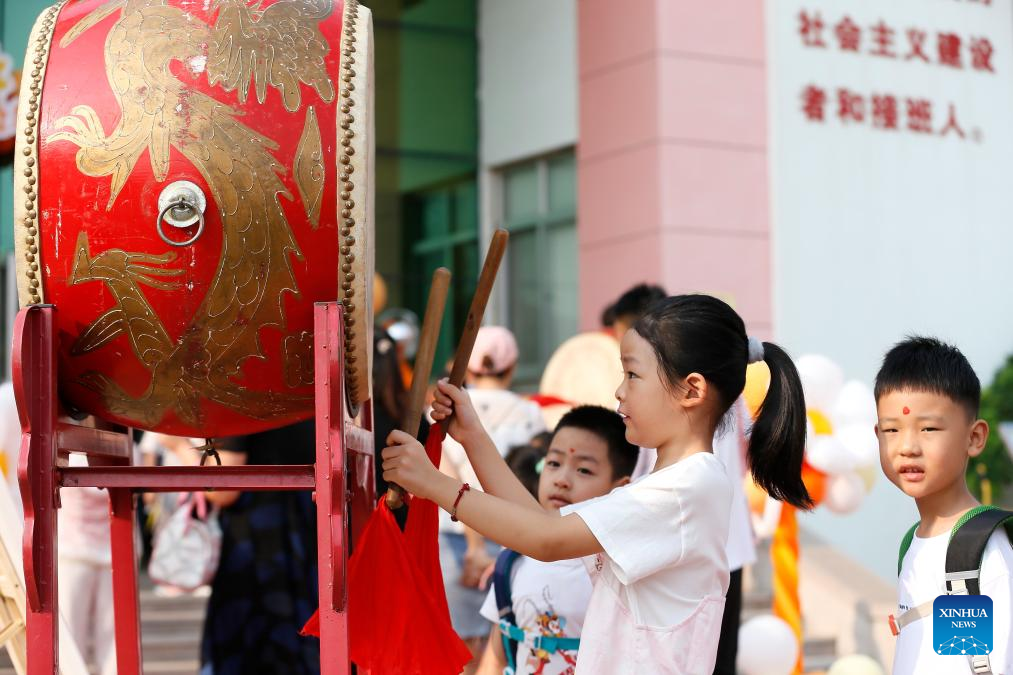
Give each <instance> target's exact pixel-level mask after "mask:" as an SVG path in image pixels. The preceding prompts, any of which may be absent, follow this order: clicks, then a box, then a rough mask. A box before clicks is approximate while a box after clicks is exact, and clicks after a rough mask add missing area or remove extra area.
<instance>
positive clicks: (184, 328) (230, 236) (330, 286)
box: [15, 0, 373, 437]
mask: <svg viewBox="0 0 1013 675" xmlns="http://www.w3.org/2000/svg"><path fill="white" fill-rule="evenodd" d="M371 33H372V31H371V21H370V14H369V10H368V9H366V8H365V7H361V6H359V4H358V2H357V0H345V2H342V0H276V1H274V2H271V0H267V1H266V2H248V1H246V0H216V1H215V2H208V1H207V0H112V1H110V2H99V1H98V0H80V1H78V2H73V3H70V4H67V3H59V4H58V5H55V6H54V7H52V8H50V9H48V10H46V11H45V12H43V14H42V15H41V16H40V17H39V19H38V20H37V22H36V24H35V27H34V29H33V31H32V35H31V38H30V41H29V46H28V53H27V57H26V60H25V64H26V65H25V73H24V78H23V83H22V90H21V98H20V105H19V123H18V140H17V143H18V147H17V150H16V153H17V154H16V166H15V170H16V185H15V190H16V194H17V195H18V198H17V199H16V200H15V206H16V209H15V244H16V246H17V260H18V266H19V267H18V292H19V296H20V299H21V303H22V304H23V305H26V304H38V303H48V304H52V305H54V306H55V307H56V310H57V311H56V317H57V322H58V323H57V331H58V333H57V334H58V340H59V346H58V351H59V364H58V368H59V371H58V372H59V378H60V381H59V386H60V391H61V396H62V398H63V399H64V401H65V403H67V404H68V405H69V406H71V407H72V408H76V409H79V410H82V411H85V412H89V413H93V414H95V415H97V416H99V417H102V418H105V419H108V420H111V421H114V422H118V423H121V424H126V425H130V426H134V427H139V428H142V429H151V430H157V431H160V432H164V433H169V434H179V435H185V436H203V437H210V436H223V435H231V434H239V433H251V432H254V431H259V430H263V429H268V428H271V427H277V426H281V425H283V424H288V423H291V422H294V421H297V420H300V419H305V418H307V417H310V416H311V415H312V414H313V386H312V382H313V335H312V331H313V312H312V307H313V303H315V302H319V301H333V300H341V301H342V302H344V304H345V306H346V308H347V310H348V312H347V316H346V320H347V323H346V339H347V342H346V351H347V355H348V356H347V358H348V361H347V363H346V374H347V377H346V383H347V387H348V391H349V399H350V401H349V403H350V405H351V408H352V409H353V411H354V410H355V409H356V408H357V406H358V404H359V403H361V402H362V401H364V400H366V399H368V398H369V396H370V361H371V359H370V356H371V353H372V337H371V333H370V331H371V328H372V302H371V292H372V291H371V283H372V277H373V273H372V264H373V255H372V228H373V213H372V208H373V207H372V202H373V193H372V180H371V174H372V163H373V146H372V95H371V91H372V58H371V43H372V34H371Z"/></svg>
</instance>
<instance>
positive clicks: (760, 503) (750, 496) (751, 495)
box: [742, 473, 767, 514]
mask: <svg viewBox="0 0 1013 675" xmlns="http://www.w3.org/2000/svg"><path fill="white" fill-rule="evenodd" d="M742 491H743V492H745V493H746V503H747V504H749V510H750V511H752V512H753V513H756V514H762V513H763V509H764V508H765V507H766V505H767V493H766V491H764V489H763V488H762V487H760V486H759V485H757V484H756V483H754V482H753V477H752V476H751V475H749V474H748V473H747V474H746V475H745V477H744V478H743V479H742Z"/></svg>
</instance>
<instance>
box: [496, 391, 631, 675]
mask: <svg viewBox="0 0 1013 675" xmlns="http://www.w3.org/2000/svg"><path fill="white" fill-rule="evenodd" d="M638 453H639V449H638V448H637V447H636V446H634V445H633V444H632V443H630V442H629V441H627V440H626V426H625V425H624V424H623V421H622V418H621V417H620V416H619V414H618V413H616V412H613V411H611V410H608V409H606V408H602V407H600V406H579V407H576V408H574V409H573V410H571V411H570V412H568V413H566V414H565V415H563V417H562V418H561V419H560V420H559V423H558V424H557V425H556V430H555V432H554V433H553V436H552V439H551V441H550V442H549V450H548V452H547V454H546V456H545V460H544V466H543V468H542V472H541V475H540V477H539V482H538V495H537V496H538V502H539V503H540V504H541V505H542V507H543V508H545V509H549V510H558V509H560V508H562V507H564V506H567V505H569V504H574V503H578V502H582V501H585V500H587V499H592V498H594V497H600V496H602V495H606V494H608V493H609V492H611V491H612V490H613V489H614V488H616V487H619V486H620V485H625V484H626V483H628V482H629V481H630V474H632V473H633V468H634V466H635V465H636V462H637V456H638ZM510 554H513V552H512V551H504V552H503V553H502V554H501V556H503V555H510ZM513 555H514V556H516V555H517V554H513ZM509 577H510V583H509V590H510V598H511V600H512V606H511V609H512V610H513V613H514V618H515V624H514V626H516V628H519V629H520V630H521V631H523V633H524V640H518V641H516V642H515V643H513V644H516V653H515V655H514V658H513V659H508V658H507V655H506V649H505V647H504V640H503V634H502V632H501V629H500V620H501V618H502V617H501V612H500V611H499V609H498V607H497V602H496V589H495V588H491V589H490V591H489V594H488V596H487V597H486V599H485V603H484V604H483V605H482V610H481V614H482V616H483V617H485V618H486V619H488V620H489V621H491V622H492V624H493V627H492V630H491V632H490V634H489V640H488V643H487V645H486V648H485V653H484V654H483V657H482V661H481V663H480V665H479V669H478V675H502V673H503V672H504V668H506V666H507V665H508V661H510V660H512V661H513V663H514V667H515V668H514V672H515V673H517V675H529V674H531V675H570V674H572V673H573V669H574V665H575V664H576V662H577V652H576V650H575V649H572V648H571V647H573V646H574V642H576V641H575V640H573V638H579V637H580V631H581V626H582V625H583V623H584V614H585V612H586V610H587V606H588V602H589V601H590V599H591V590H592V583H591V579H590V578H589V577H588V574H587V570H586V568H585V566H584V563H583V562H582V561H581V560H580V559H575V560H559V561H556V562H551V563H545V562H540V561H538V560H535V559H533V558H527V557H524V556H521V557H519V558H517V559H516V561H515V562H514V563H513V566H512V568H510V575H509ZM501 582H502V580H497V583H501ZM519 636H520V634H519V632H517V631H514V637H519ZM536 638H543V639H544V638H550V640H545V641H544V642H537V643H536ZM555 638H564V639H567V638H568V639H569V640H567V641H565V642H561V643H560V642H558V641H557V640H554V639H555Z"/></svg>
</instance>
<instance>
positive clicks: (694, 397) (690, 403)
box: [679, 373, 709, 408]
mask: <svg viewBox="0 0 1013 675" xmlns="http://www.w3.org/2000/svg"><path fill="white" fill-rule="evenodd" d="M708 393H709V385H708V383H707V379H706V378H705V377H704V376H703V375H701V374H700V373H690V374H689V375H687V376H686V379H684V380H683V397H682V399H681V400H680V401H679V405H680V406H682V407H683V408H695V407H696V406H698V405H702V404H703V403H704V402H705V401H706V400H707V395H708Z"/></svg>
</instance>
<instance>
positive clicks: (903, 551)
mask: <svg viewBox="0 0 1013 675" xmlns="http://www.w3.org/2000/svg"><path fill="white" fill-rule="evenodd" d="M921 524H922V521H920V520H919V521H918V522H917V523H915V524H914V525H912V526H911V529H910V530H908V531H907V534H905V535H904V538H903V539H901V540H900V555H898V556H897V576H900V571H901V570H902V569H903V568H904V556H906V555H907V550H908V549H909V548H911V542H912V541H914V538H915V530H917V529H918V526H919V525H921Z"/></svg>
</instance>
